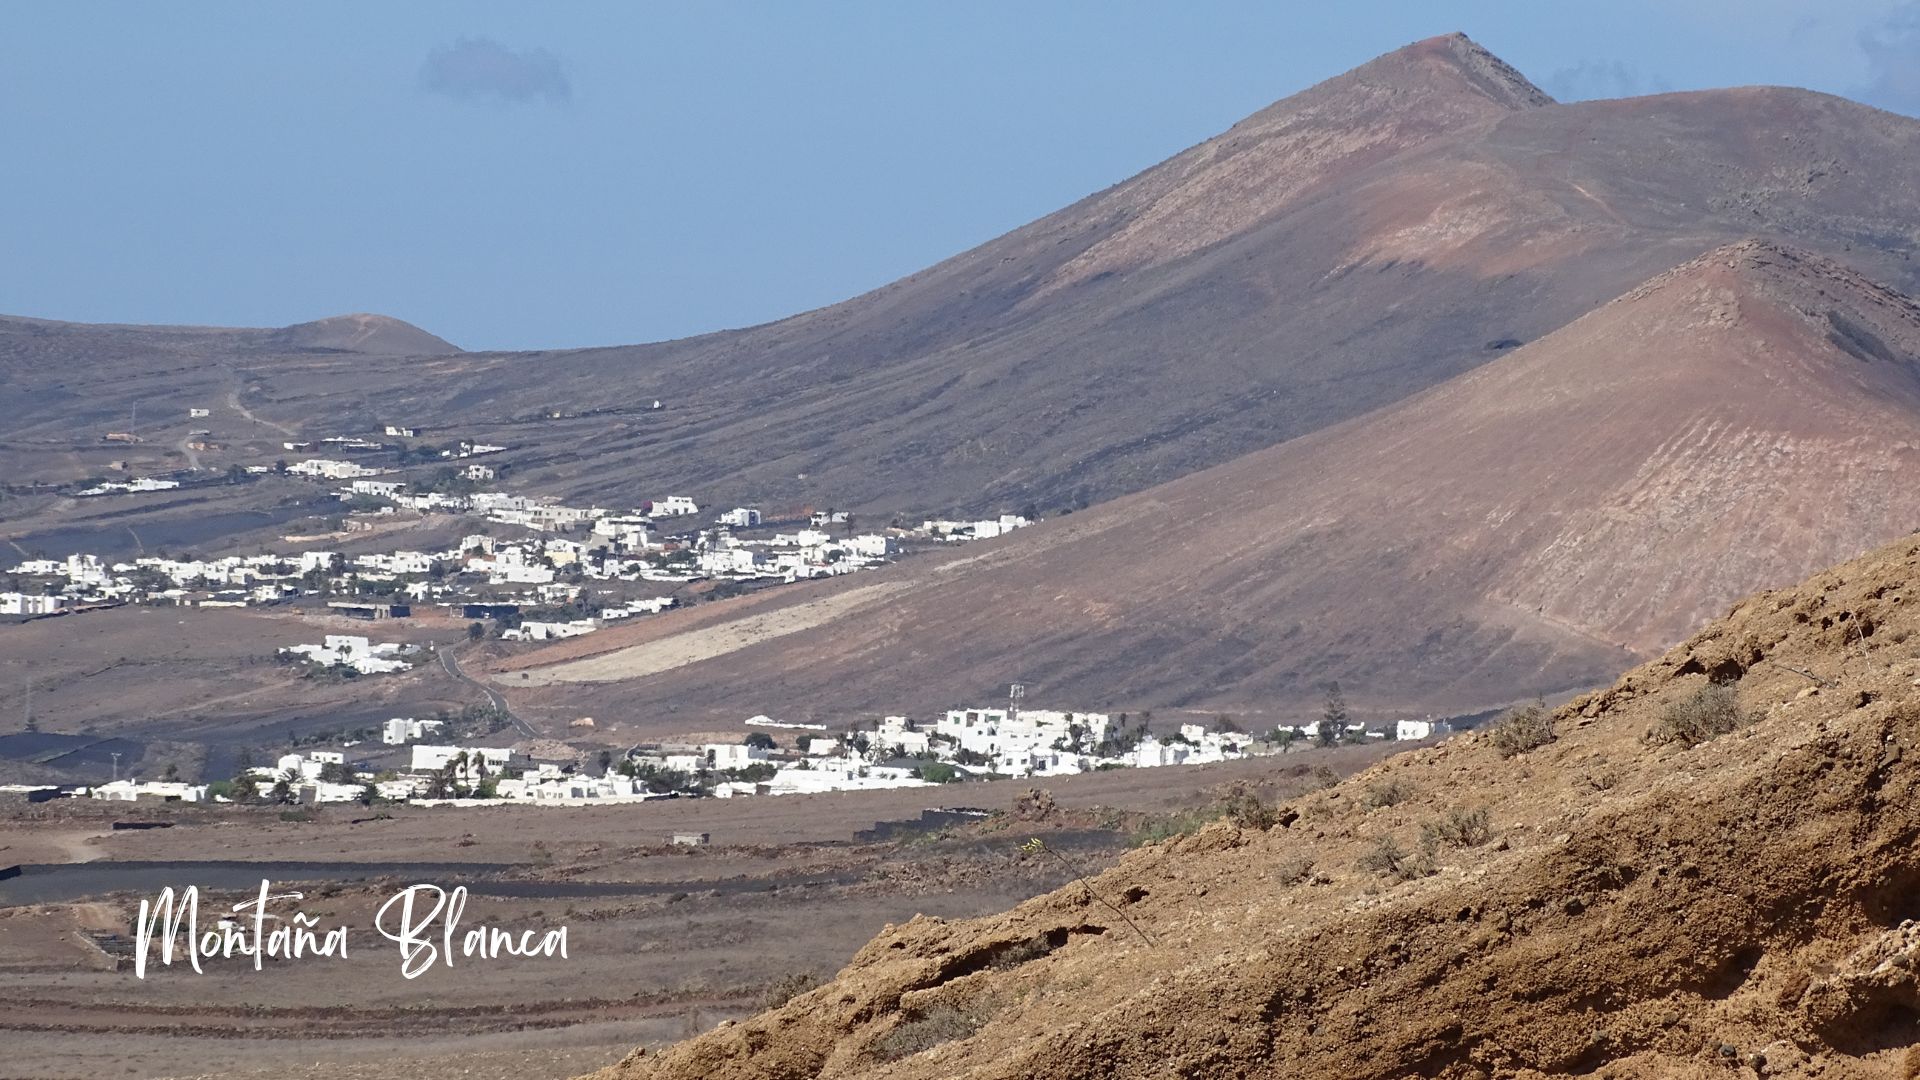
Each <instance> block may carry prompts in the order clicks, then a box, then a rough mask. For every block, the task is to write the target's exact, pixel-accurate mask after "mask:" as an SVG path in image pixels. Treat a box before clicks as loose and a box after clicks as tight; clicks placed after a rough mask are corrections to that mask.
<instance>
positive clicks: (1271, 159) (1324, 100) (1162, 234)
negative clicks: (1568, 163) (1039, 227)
mask: <svg viewBox="0 0 1920 1080" xmlns="http://www.w3.org/2000/svg"><path fill="white" fill-rule="evenodd" d="M1552 103H1553V99H1552V98H1550V97H1548V96H1547V95H1546V94H1545V93H1543V92H1542V91H1541V90H1540V88H1539V87H1537V86H1534V85H1533V84H1532V83H1530V82H1528V81H1527V80H1526V78H1525V76H1522V75H1521V74H1520V73H1519V72H1518V71H1515V70H1514V69H1513V68H1512V67H1511V66H1509V65H1508V64H1507V63H1506V62H1505V61H1503V60H1501V59H1500V58H1499V57H1497V56H1494V55H1493V54H1492V53H1490V52H1488V51H1487V50H1486V49H1484V48H1481V47H1480V46H1479V45H1478V44H1476V43H1475V42H1474V41H1473V40H1472V39H1471V38H1469V37H1467V36H1466V35H1465V34H1448V35H1445V36H1442V37H1434V38H1427V39H1425V40H1424V41H1416V42H1414V43H1413V44H1411V45H1407V46H1404V47H1402V48H1400V49H1397V50H1395V51H1393V52H1390V53H1388V54H1386V55H1385V56H1380V57H1377V58H1375V59H1373V60H1370V61H1368V62H1367V63H1365V64H1362V65H1360V66H1359V67H1357V68H1354V69H1353V70H1351V71H1348V72H1346V73H1345V74H1342V75H1336V76H1334V77H1333V78H1331V79H1327V80H1326V81H1324V82H1321V83H1318V84H1316V85H1314V86H1311V87H1308V88H1307V89H1305V90H1302V91H1301V92H1299V93H1297V94H1294V95H1292V96H1291V97H1287V98H1283V99H1281V100H1280V101H1276V102H1274V103H1273V104H1272V105H1269V106H1267V107H1266V108H1264V109H1261V110H1260V111H1259V112H1256V113H1254V114H1253V115H1251V116H1249V117H1247V118H1246V119H1244V120H1242V121H1240V122H1239V123H1237V124H1235V125H1233V127H1231V128H1229V129H1228V130H1227V131H1225V132H1223V133H1222V134H1220V135H1217V136H1215V137H1213V138H1211V139H1208V140H1207V141H1206V142H1203V143H1201V144H1199V145H1198V146H1195V147H1192V148H1191V149H1188V150H1186V151H1184V152H1183V153H1180V154H1178V155H1176V156H1174V157H1172V158H1169V159H1168V160H1166V161H1164V162H1161V163H1160V164H1159V165H1156V166H1154V167H1153V168H1151V169H1148V170H1147V171H1146V172H1144V173H1141V174H1140V175H1138V176H1136V177H1134V178H1133V179H1131V180H1129V181H1127V182H1126V183H1124V184H1121V185H1119V186H1117V187H1115V188H1112V189H1110V190H1109V191H1107V192H1106V193H1104V194H1103V195H1101V196H1099V197H1098V198H1096V199H1094V200H1092V201H1090V202H1089V203H1088V204H1087V210H1088V212H1089V213H1090V215H1091V216H1093V217H1094V218H1096V219H1105V220H1109V221H1112V220H1116V219H1117V220H1118V221H1119V222H1120V223H1119V225H1118V227H1117V228H1114V229H1113V230H1112V232H1111V233H1110V235H1108V236H1106V237H1105V238H1103V239H1101V240H1100V241H1098V242H1096V243H1095V244H1093V245H1092V246H1091V247H1089V248H1088V249H1087V250H1086V251H1084V252H1082V253H1081V254H1080V255H1078V256H1076V257H1075V258H1074V259H1072V260H1070V261H1069V262H1067V263H1066V264H1065V265H1063V266H1061V267H1060V269H1059V270H1058V271H1056V272H1055V273H1054V274H1053V275H1052V277H1051V278H1050V279H1049V280H1048V282H1047V283H1046V284H1045V285H1044V286H1043V287H1042V288H1041V289H1040V290H1039V292H1038V295H1042V296H1044V295H1047V294H1049V293H1051V292H1053V291H1054V290H1056V289H1059V288H1062V287H1065V286H1068V285H1072V284H1076V283H1078V282H1082V281H1088V280H1092V279H1095V278H1098V277H1102V276H1108V275H1116V274H1124V273H1127V272H1129V271H1132V270H1137V269H1140V268H1141V267H1144V266H1150V265H1154V264H1163V263H1166V262H1169V261H1171V260H1173V259H1176V258H1179V257H1181V256H1184V255H1189V254H1192V253H1193V252H1195V251H1198V250H1200V249H1201V248H1204V247H1207V246H1209V245H1212V244H1215V243H1219V242H1220V241H1223V240H1226V239H1228V238H1230V237H1232V236H1234V235H1236V234H1237V233H1239V232H1242V231H1244V230H1245V229H1247V228H1249V227H1251V226H1252V225H1254V224H1255V223H1257V222H1259V221H1261V220H1263V219H1265V218H1266V217H1268V216H1270V215H1272V214H1274V213H1277V212H1279V211H1281V210H1283V209H1285V208H1286V207H1288V206H1289V205H1293V204H1296V203H1297V202H1298V201H1299V200H1300V199H1302V198H1304V197H1306V196H1308V195H1309V194H1311V193H1312V192H1314V191H1319V190H1324V189H1325V187H1326V186H1327V185H1329V184H1333V183H1338V182H1339V181H1340V180H1341V178H1343V177H1348V176H1352V175H1354V174H1355V173H1357V172H1359V171H1360V170H1363V169H1365V168H1367V167H1369V166H1371V165H1374V164H1376V163H1378V162H1380V161H1382V160H1384V159H1386V158H1389V157H1392V156H1393V155H1395V154H1398V153H1401V152H1404V151H1406V150H1408V149H1409V148H1411V147H1414V146H1417V145H1420V144H1421V143H1424V142H1427V141H1428V140H1431V139H1433V138H1435V137H1437V136H1440V135H1445V134H1448V133H1452V132H1457V131H1461V130H1463V129H1466V128H1470V127H1473V126H1475V125H1480V124H1486V123H1490V122H1493V121H1495V120H1497V119H1499V118H1500V117H1502V116H1506V115H1509V114H1511V113H1514V112H1517V111H1520V110H1524V109H1529V108H1534V107H1537V106H1541V105H1550V104H1552Z"/></svg>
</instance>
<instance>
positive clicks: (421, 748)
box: [413, 743, 513, 779]
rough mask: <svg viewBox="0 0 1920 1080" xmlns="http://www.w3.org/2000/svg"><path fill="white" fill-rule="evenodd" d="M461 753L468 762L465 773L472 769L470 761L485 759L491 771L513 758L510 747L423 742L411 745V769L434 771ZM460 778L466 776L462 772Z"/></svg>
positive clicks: (415, 770) (444, 766) (445, 765)
mask: <svg viewBox="0 0 1920 1080" xmlns="http://www.w3.org/2000/svg"><path fill="white" fill-rule="evenodd" d="M461 754H465V755H467V761H468V762H469V763H470V764H469V766H468V768H467V770H466V772H467V773H472V772H473V771H474V770H473V768H472V765H471V763H472V762H475V761H485V762H486V763H487V770H488V771H489V772H492V771H494V770H496V769H499V768H500V767H501V766H503V765H506V764H507V763H508V762H510V761H512V760H513V750H512V749H510V748H508V749H502V748H498V747H491V746H428V745H426V744H424V743H415V744H414V745H413V771H414V772H436V771H438V770H440V769H444V768H446V767H447V765H448V764H449V763H450V762H452V761H453V760H454V759H455V758H457V757H459V756H460V755H461ZM461 779H467V776H466V775H464V774H463V775H462V777H461Z"/></svg>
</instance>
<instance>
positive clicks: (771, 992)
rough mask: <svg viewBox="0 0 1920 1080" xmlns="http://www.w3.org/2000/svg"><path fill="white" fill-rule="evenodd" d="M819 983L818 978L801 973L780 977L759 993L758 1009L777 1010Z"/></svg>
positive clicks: (819, 979)
mask: <svg viewBox="0 0 1920 1080" xmlns="http://www.w3.org/2000/svg"><path fill="white" fill-rule="evenodd" d="M821 981H822V980H821V978H820V976H818V975H813V974H809V973H807V972H803V971H796V972H792V973H791V974H787V975H782V976H781V977H780V978H778V979H776V980H774V982H773V984H772V985H770V986H768V987H767V988H766V990H765V991H763V992H762V993H761V995H760V1008H762V1009H777V1008H779V1007H780V1006H782V1005H785V1004H786V1003H787V1002H789V1001H792V1000H793V999H794V998H797V997H799V996H800V995H801V994H804V993H806V992H807V991H809V990H811V989H813V988H814V987H816V986H819V985H820V983H821Z"/></svg>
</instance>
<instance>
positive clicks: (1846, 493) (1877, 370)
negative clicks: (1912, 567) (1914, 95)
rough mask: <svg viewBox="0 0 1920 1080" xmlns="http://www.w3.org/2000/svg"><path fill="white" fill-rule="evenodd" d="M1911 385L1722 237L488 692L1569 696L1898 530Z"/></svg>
mask: <svg viewBox="0 0 1920 1080" xmlns="http://www.w3.org/2000/svg"><path fill="white" fill-rule="evenodd" d="M1916 364H1920V312H1917V311H1916V308H1915V307H1914V305H1913V304H1912V303H1911V302H1909V301H1908V300H1906V299H1905V298H1904V297H1901V296H1898V295H1897V294H1893V293H1889V292H1887V291H1886V290H1884V289H1881V288H1879V287H1878V286H1875V285H1873V284H1872V283H1870V282H1868V281H1866V280H1865V279H1863V278H1861V277H1860V276H1859V275H1858V274H1855V273H1854V272H1852V271H1850V270H1847V269H1845V268H1843V267H1841V266H1839V265H1837V264H1834V263H1832V262H1829V261H1827V260H1824V259H1820V258H1818V257H1815V256H1810V255H1807V254H1804V253H1801V252H1797V251H1794V250H1791V249H1786V248H1782V247H1779V246H1776V245H1770V244H1763V243H1751V242H1749V243H1741V244H1736V245H1733V246H1730V247H1726V248H1722V249H1719V250H1716V251H1714V252H1712V253H1710V254H1708V255H1706V256H1703V257H1702V258H1700V259H1697V260H1694V261H1693V262H1690V263H1688V264H1686V265H1684V266H1682V267H1680V268H1678V269H1675V270H1673V271H1671V272H1669V273H1667V274H1664V275H1661V276H1660V277H1658V278H1656V279H1654V280H1652V281H1650V282H1648V283H1647V284H1645V285H1643V286H1641V287H1640V288H1638V289H1635V290H1634V291H1633V292H1631V293H1629V294H1628V295H1626V296H1624V297H1622V298H1620V299H1619V300H1617V301H1615V302H1614V303H1612V304H1609V305H1607V306H1606V307H1604V308H1602V309H1600V310H1599V311H1596V312H1594V313H1593V314H1591V315H1589V316H1587V317H1585V318H1583V319H1581V320H1579V321H1577V322H1575V323H1574V324H1572V325H1571V326H1568V327H1566V328H1565V329H1562V330H1560V331H1558V332H1556V333H1554V334H1552V335H1549V336H1548V337H1546V338H1543V339H1541V340H1540V341H1538V342H1535V343H1533V344H1531V345H1528V346H1526V347H1524V348H1521V349H1518V350H1515V351H1514V352H1512V353H1510V354H1508V355H1506V356H1504V357H1502V358H1501V359H1499V360H1497V361H1494V362H1493V363H1490V364H1487V365H1486V366H1484V367H1482V368H1480V369H1478V370H1476V371H1474V372H1471V373H1469V374H1467V375H1464V376H1461V377H1459V378H1456V379H1454V380H1452V381H1450V382H1448V383H1446V384H1445V385H1443V386H1440V387H1437V388H1435V389H1433V390H1431V391H1428V392H1426V393H1423V394H1420V395H1417V396H1415V397H1414V398H1412V399H1410V400H1408V401H1407V402H1405V403H1403V404H1401V405H1398V406H1395V407H1393V408H1390V409H1387V410H1384V411H1381V412H1379V413H1375V414H1372V415H1369V416H1366V417H1363V418H1360V419H1358V420H1355V421H1351V422H1349V423H1346V424H1342V425H1339V426H1336V427H1334V428H1331V429H1328V430H1326V431H1322V432H1319V433H1316V434H1314V435H1312V436H1308V437H1306V438H1302V439H1298V440H1295V441H1293V442H1290V443H1286V444H1283V445H1281V446H1277V447H1274V448H1271V449H1268V450H1264V451H1261V452H1259V453H1256V454H1252V455H1248V456H1246V457H1243V458H1241V459H1238V460H1236V461H1233V462H1230V463H1228V464H1226V465H1223V466H1220V467H1218V468H1215V469H1211V470H1208V471H1205V472H1202V473H1198V474H1195V475H1193V476H1189V477H1185V478H1182V479H1180V480H1177V481H1174V482H1172V483H1169V484H1165V485H1162V486H1160V487H1157V488H1153V489H1151V490H1148V491H1146V492H1143V493H1141V494H1139V495H1136V496H1130V497H1128V498H1125V499H1120V500H1116V501H1114V502H1111V503H1108V504H1104V505H1102V506H1099V507H1095V508H1093V509H1092V510H1089V511H1085V512H1082V513H1078V514H1074V515H1072V516H1071V517H1067V518H1062V519H1057V520H1055V521H1051V522H1048V523H1046V524H1044V525H1042V526H1039V527H1036V528H1034V529H1029V530H1024V531H1023V532H1021V533H1019V534H1017V535H1016V536H1014V537H1012V538H1009V539H1007V540H1003V541H995V542H991V543H988V544H981V545H970V546H969V547H968V548H967V549H966V550H965V551H964V552H963V553H957V554H956V555H955V556H953V557H951V558H947V559H941V560H937V561H936V560H917V561H915V562H912V563H908V564H903V565H901V566H900V567H897V568H893V569H890V570H888V571H885V572H882V573H876V574H861V575H858V576H857V577H856V578H855V579H852V580H851V581H848V582H846V583H844V584H843V585H841V586H826V587H816V588H814V589H812V590H795V591H793V592H791V593H786V594H776V595H775V596H772V597H766V598H755V599H753V600H750V601H746V602H742V603H739V604H737V605H736V606H734V607H732V608H728V607H727V606H726V605H712V606H709V607H704V608H702V609H700V610H699V611H698V613H697V614H696V613H687V614H685V615H681V616H668V617H667V619H666V620H649V623H648V625H647V626H645V627H634V628H630V629H621V630H612V631H607V632H604V633H602V634H597V635H594V636H593V637H592V638H590V639H581V641H580V642H575V643H569V644H568V645H566V646H562V647H559V648H556V649H554V650H550V651H546V652H536V653H533V654H531V655H529V656H527V657H525V658H524V659H522V660H519V661H516V662H515V663H514V666H516V667H518V666H521V665H526V666H532V667H533V668H534V670H532V671H531V672H530V673H529V678H528V679H527V680H518V679H516V680H515V681H513V682H511V683H509V684H508V685H509V686H516V685H521V684H522V682H523V681H524V682H528V683H531V684H535V685H538V684H540V683H543V682H551V683H555V684H557V685H558V689H557V690H556V691H554V692H555V693H558V694H562V695H565V696H568V698H569V700H570V701H574V702H576V703H577V701H578V695H579V694H580V693H581V692H582V691H583V690H587V691H588V697H589V698H590V699H592V700H593V701H594V702H595V708H597V709H599V710H601V711H608V712H611V713H613V714H615V715H632V714H635V713H638V714H640V715H650V714H654V713H657V712H659V711H661V710H664V709H667V708H669V707H674V706H677V707H679V708H680V709H681V711H682V712H681V717H680V719H681V720H682V721H688V720H691V719H692V716H690V715H688V714H689V713H699V714H700V715H711V716H712V717H715V718H721V719H725V718H730V717H731V718H737V717H738V716H745V715H751V714H752V713H754V712H758V711H764V710H767V709H779V710H784V713H783V715H784V714H803V713H812V714H813V715H815V716H817V717H825V718H831V719H841V718H844V717H845V716H847V715H849V714H853V715H858V714H859V713H862V712H891V711H901V710H909V711H912V710H921V711H924V710H926V709H929V708H943V707H947V706H948V705H950V704H952V703H954V702H956V701H960V700H966V699H970V698H977V697H978V696H979V695H980V694H982V693H985V692H988V691H990V690H991V689H993V688H994V687H995V686H996V685H997V684H1000V683H1004V682H1008V681H1022V682H1025V683H1027V684H1028V686H1029V690H1030V692H1031V693H1032V694H1034V695H1035V700H1041V699H1045V700H1052V701H1061V702H1072V703H1074V704H1075V705H1077V706H1080V707H1096V706H1100V705H1108V706H1112V707H1117V708H1138V707H1142V706H1175V705H1183V706H1194V707H1206V708H1240V709H1248V708H1250V709H1255V710H1262V709H1274V708H1280V709H1285V708H1287V707H1293V708H1295V709H1299V710H1303V711H1304V710H1311V709H1314V708H1317V697H1318V693H1319V690H1318V688H1319V687H1320V686H1321V685H1322V684H1323V683H1324V682H1326V681H1327V680H1330V679H1338V680H1340V681H1341V682H1343V683H1344V684H1345V685H1346V686H1347V687H1348V693H1349V695H1350V696H1351V697H1353V698H1354V699H1355V701H1356V704H1358V705H1360V706H1361V707H1363V708H1385V709H1422V710H1434V711H1439V710H1447V711H1459V712H1468V711H1473V710H1475V709H1482V708H1487V707H1490V706H1494V705H1498V704H1501V703H1504V702H1507V701H1511V700H1514V699H1516V698H1518V697H1521V696H1531V695H1532V694H1534V693H1549V692H1553V691H1557V690H1564V689H1571V688H1575V687H1579V686H1589V685H1592V684H1594V683H1595V682H1598V681H1600V680H1601V679H1603V678H1605V677H1607V675H1608V673H1609V672H1611V671H1618V670H1620V669H1621V668H1622V667H1624V666H1626V665H1627V664H1629V663H1631V662H1632V661H1633V660H1634V659H1635V658H1644V657H1646V656H1649V655H1653V654H1655V653H1657V652H1658V651H1659V650H1660V649H1662V648H1664V647H1665V646H1667V645H1668V644H1670V643H1671V642H1673V641H1675V640H1677V639H1678V638H1679V637H1680V636H1681V635H1682V634H1684V633H1685V632H1686V630H1687V628H1688V627H1690V626H1695V625H1698V624H1699V622H1700V621H1701V620H1703V619H1705V618H1707V617H1709V616H1710V615H1711V614H1713V613H1714V612H1716V611H1721V610H1724V608H1725V605H1726V604H1728V603H1729V602H1731V601H1732V600H1733V599H1734V598H1735V597H1737V596H1740V595H1742V594H1743V593H1746V592H1748V591H1751V590H1752V589H1755V588H1759V587H1764V586H1768V585H1776V584H1780V583H1783V582H1787V581H1792V580H1795V579H1797V578H1798V577H1800V576H1802V575H1804V574H1806V573H1808V572H1809V571H1810V570H1812V569H1813V568H1815V567H1818V566H1822V565H1828V564H1831V563H1833V562H1835V561H1838V560H1840V559H1844V558H1847V557H1849V556H1851V555H1854V554H1857V553H1858V552H1860V551H1863V550H1865V549H1867V548H1868V547H1871V546H1872V545H1874V544H1876V543H1882V542H1885V541H1886V540H1888V539H1890V538H1892V537H1894V536H1898V535H1901V534H1903V533H1905V532H1907V531H1908V530H1910V529H1912V528H1913V527H1914V526H1915V524H1916V523H1920V489H1916V488H1915V487H1914V486H1913V485H1911V484H1907V483H1903V482H1902V478H1903V477H1904V476H1906V475H1908V474H1910V473H1911V472H1912V470H1913V468H1914V467H1915V466H1916V465H1917V464H1920V368H1916ZM722 612H729V613H731V614H733V615H734V618H733V621H732V622H730V623H726V622H722V620H721V618H720V616H721V613H722ZM623 635H632V636H631V637H628V636H623ZM609 650H612V651H609ZM583 652H592V653H598V654H600V655H598V656H592V657H589V658H587V659H583V660H575V659H573V658H575V657H578V656H579V655H581V653H583ZM703 658H704V659H703ZM556 662H557V663H556ZM550 664H551V665H554V666H550V667H548V666H543V665H550ZM605 680H617V681H613V682H612V683H611V684H610V685H609V686H608V687H607V688H606V689H605V690H601V691H593V690H592V687H591V685H590V684H593V683H598V682H602V681H605ZM583 683H584V684H589V685H587V686H583V685H581V684H583ZM776 688H777V689H776ZM601 698H604V699H605V700H599V699H601ZM529 700H531V701H533V702H535V703H537V702H538V701H539V700H541V694H540V693H535V694H532V695H530V696H529ZM689 702H695V703H699V704H698V706H697V707H694V708H689V706H688V705H687V703H689Z"/></svg>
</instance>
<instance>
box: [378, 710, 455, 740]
mask: <svg viewBox="0 0 1920 1080" xmlns="http://www.w3.org/2000/svg"><path fill="white" fill-rule="evenodd" d="M443 727H446V724H445V723H443V722H442V721H439V720H415V719H414V718H413V717H411V716H396V717H394V718H393V719H391V720H388V721H387V722H386V724H385V725H384V726H383V727H381V729H380V741H381V742H383V743H386V744H387V745H388V746H404V745H406V744H407V743H410V742H413V741H415V740H416V739H424V738H426V737H427V736H429V735H437V734H439V733H440V729H441V728H443Z"/></svg>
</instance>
